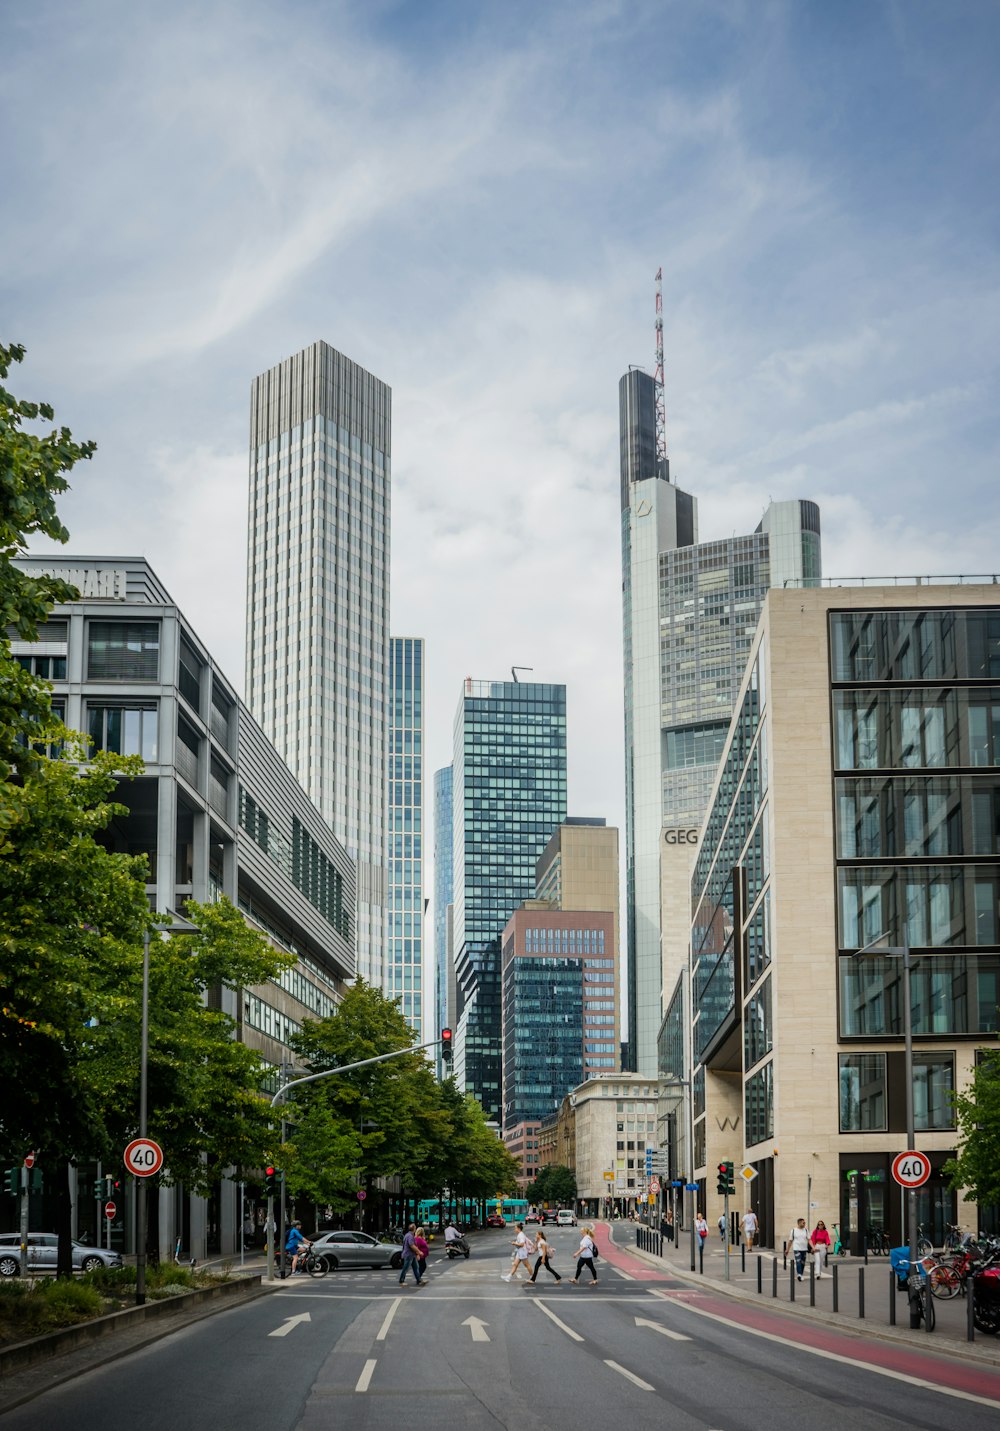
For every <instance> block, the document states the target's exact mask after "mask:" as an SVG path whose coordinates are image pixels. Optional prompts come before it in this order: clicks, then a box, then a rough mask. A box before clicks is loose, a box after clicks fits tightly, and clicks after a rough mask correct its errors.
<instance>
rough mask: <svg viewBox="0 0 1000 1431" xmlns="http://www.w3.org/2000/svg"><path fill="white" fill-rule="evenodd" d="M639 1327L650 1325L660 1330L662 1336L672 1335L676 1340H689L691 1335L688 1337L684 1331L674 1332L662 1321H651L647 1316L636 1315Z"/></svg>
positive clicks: (655, 1329) (656, 1330) (655, 1330)
mask: <svg viewBox="0 0 1000 1431" xmlns="http://www.w3.org/2000/svg"><path fill="white" fill-rule="evenodd" d="M635 1324H636V1326H637V1327H650V1328H651V1329H652V1330H653V1331H654V1332H659V1333H660V1335H661V1336H664V1337H672V1338H673V1340H674V1341H675V1342H689V1341H690V1340H691V1338H690V1337H686V1336H685V1335H684V1333H683V1332H673V1331H671V1330H670V1328H669V1327H665V1326H664V1325H663V1323H662V1322H650V1321H648V1320H647V1319H646V1318H645V1317H636V1319H635Z"/></svg>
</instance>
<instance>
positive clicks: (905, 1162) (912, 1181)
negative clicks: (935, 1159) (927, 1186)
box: [892, 1149, 931, 1188]
mask: <svg viewBox="0 0 1000 1431" xmlns="http://www.w3.org/2000/svg"><path fill="white" fill-rule="evenodd" d="M892 1175H893V1177H894V1178H895V1179H896V1181H897V1183H899V1185H900V1187H903V1188H919V1187H922V1186H923V1184H924V1183H925V1182H926V1181H927V1179H928V1178H929V1177H930V1175H931V1160H930V1158H928V1157H927V1155H926V1154H925V1153H915V1152H913V1150H912V1149H910V1151H909V1152H906V1153H897V1154H896V1156H895V1157H894V1158H893V1160H892Z"/></svg>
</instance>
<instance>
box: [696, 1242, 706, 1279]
mask: <svg viewBox="0 0 1000 1431" xmlns="http://www.w3.org/2000/svg"><path fill="white" fill-rule="evenodd" d="M698 1271H699V1272H700V1273H701V1275H702V1276H703V1277H704V1275H705V1239H704V1238H700V1239H699V1242H698Z"/></svg>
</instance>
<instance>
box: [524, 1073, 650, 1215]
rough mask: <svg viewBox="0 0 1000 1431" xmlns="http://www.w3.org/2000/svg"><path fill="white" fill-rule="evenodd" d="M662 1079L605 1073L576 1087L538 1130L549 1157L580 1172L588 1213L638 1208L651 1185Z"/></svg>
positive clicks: (581, 1192)
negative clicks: (649, 1156)
mask: <svg viewBox="0 0 1000 1431" xmlns="http://www.w3.org/2000/svg"><path fill="white" fill-rule="evenodd" d="M658 1092H659V1083H658V1080H657V1079H655V1078H652V1079H650V1078H644V1077H643V1076H642V1074H638V1073H605V1074H600V1075H598V1076H597V1077H595V1078H588V1079H585V1080H584V1081H583V1082H582V1083H580V1084H578V1085H577V1087H576V1088H573V1089H571V1090H570V1092H569V1093H567V1095H566V1097H565V1098H564V1099H563V1101H562V1104H561V1105H560V1107H559V1111H558V1112H557V1113H555V1114H550V1115H549V1116H548V1117H547V1118H545V1119H544V1120H543V1121H542V1123H541V1125H540V1127H539V1133H538V1141H539V1146H540V1153H541V1156H542V1159H543V1162H542V1166H543V1167H544V1165H545V1163H546V1162H549V1161H551V1162H556V1163H561V1164H563V1165H564V1166H566V1167H569V1168H571V1169H572V1170H573V1172H574V1173H575V1174H576V1186H577V1198H578V1199H579V1202H580V1211H581V1213H582V1214H583V1215H585V1216H588V1217H598V1216H609V1215H610V1214H611V1213H612V1211H617V1212H619V1213H621V1214H625V1213H627V1212H629V1211H634V1210H635V1208H636V1206H637V1203H636V1198H637V1197H638V1196H639V1194H640V1193H644V1192H645V1189H646V1172H645V1170H646V1148H647V1146H650V1145H652V1146H655V1145H656V1140H657V1132H656V1129H657V1097H658Z"/></svg>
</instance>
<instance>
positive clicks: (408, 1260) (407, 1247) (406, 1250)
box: [399, 1222, 424, 1287]
mask: <svg viewBox="0 0 1000 1431" xmlns="http://www.w3.org/2000/svg"><path fill="white" fill-rule="evenodd" d="M416 1234H417V1228H416V1224H415V1223H413V1222H411V1223H410V1225H409V1227H408V1228H407V1229H406V1232H405V1233H404V1235H403V1265H402V1267H401V1268H400V1272H399V1285H400V1286H401V1287H402V1285H403V1283H404V1282H405V1281H406V1273H407V1271H408V1270H409V1268H411V1267H412V1268H413V1280H414V1281H415V1282H416V1284H417V1286H418V1287H422V1286H423V1285H424V1284H423V1281H422V1279H421V1275H420V1254H419V1252H418V1251H417V1248H416V1242H415V1238H416Z"/></svg>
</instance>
